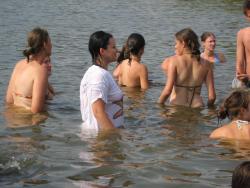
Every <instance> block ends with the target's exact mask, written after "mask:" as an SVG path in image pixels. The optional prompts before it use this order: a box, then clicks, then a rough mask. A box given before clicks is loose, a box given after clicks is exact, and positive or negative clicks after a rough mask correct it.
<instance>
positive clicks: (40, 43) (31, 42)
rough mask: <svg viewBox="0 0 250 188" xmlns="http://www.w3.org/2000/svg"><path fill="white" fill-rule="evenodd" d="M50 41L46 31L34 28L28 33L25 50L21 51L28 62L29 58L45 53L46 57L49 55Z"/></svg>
mask: <svg viewBox="0 0 250 188" xmlns="http://www.w3.org/2000/svg"><path fill="white" fill-rule="evenodd" d="M51 48H52V45H51V40H50V37H49V34H48V31H47V30H45V29H42V28H39V27H36V28H34V29H33V30H32V31H31V32H29V33H28V38H27V48H26V49H25V50H24V51H23V55H24V56H25V57H26V58H27V60H28V61H29V60H30V56H34V55H37V54H39V53H40V52H41V51H44V52H45V55H46V56H50V55H51Z"/></svg>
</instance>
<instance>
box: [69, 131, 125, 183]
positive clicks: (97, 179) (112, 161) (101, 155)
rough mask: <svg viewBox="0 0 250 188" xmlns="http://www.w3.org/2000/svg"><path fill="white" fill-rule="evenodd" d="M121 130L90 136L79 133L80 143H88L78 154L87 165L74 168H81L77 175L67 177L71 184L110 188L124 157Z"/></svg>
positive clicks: (99, 132) (101, 132)
mask: <svg viewBox="0 0 250 188" xmlns="http://www.w3.org/2000/svg"><path fill="white" fill-rule="evenodd" d="M120 131H121V130H119V129H118V130H109V131H98V132H96V134H94V133H93V132H92V135H91V136H90V134H86V130H85V131H84V132H82V133H81V135H80V138H81V140H82V141H84V142H87V143H88V148H87V151H86V148H85V149H84V150H83V151H81V152H80V153H79V158H80V160H81V161H82V162H84V163H86V162H87V163H88V166H89V167H88V168H87V169H86V164H85V166H82V167H81V166H79V165H80V164H78V166H75V168H78V169H79V168H83V167H85V168H83V169H84V170H80V172H78V173H77V174H75V175H73V176H70V177H68V178H69V179H70V180H72V181H73V184H74V185H76V186H79V187H93V188H96V187H97V188H99V187H100V188H104V187H110V186H111V185H112V183H113V182H114V179H115V178H117V177H119V176H120V175H121V174H120V173H119V172H117V169H116V168H117V167H118V166H119V164H121V163H123V161H124V160H125V159H126V155H125V154H124V153H123V151H122V147H121V145H120V142H121V140H122V137H121V134H120Z"/></svg>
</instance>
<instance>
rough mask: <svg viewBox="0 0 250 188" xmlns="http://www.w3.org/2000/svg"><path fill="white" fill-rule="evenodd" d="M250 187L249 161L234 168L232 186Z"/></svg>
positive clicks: (233, 187)
mask: <svg viewBox="0 0 250 188" xmlns="http://www.w3.org/2000/svg"><path fill="white" fill-rule="evenodd" d="M249 187H250V161H246V162H243V163H241V164H240V165H239V166H237V167H236V168H235V169H234V172H233V176H232V188H249Z"/></svg>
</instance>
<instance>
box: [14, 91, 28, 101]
mask: <svg viewBox="0 0 250 188" xmlns="http://www.w3.org/2000/svg"><path fill="white" fill-rule="evenodd" d="M14 95H16V96H18V97H22V98H26V99H32V96H25V95H23V94H21V93H17V92H14Z"/></svg>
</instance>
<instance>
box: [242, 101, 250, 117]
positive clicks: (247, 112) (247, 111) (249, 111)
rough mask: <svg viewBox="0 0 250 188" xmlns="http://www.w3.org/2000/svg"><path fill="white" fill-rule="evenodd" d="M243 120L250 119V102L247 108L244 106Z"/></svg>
mask: <svg viewBox="0 0 250 188" xmlns="http://www.w3.org/2000/svg"><path fill="white" fill-rule="evenodd" d="M242 120H244V121H250V103H249V104H248V107H247V109H245V108H244V110H243V112H242Z"/></svg>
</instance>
